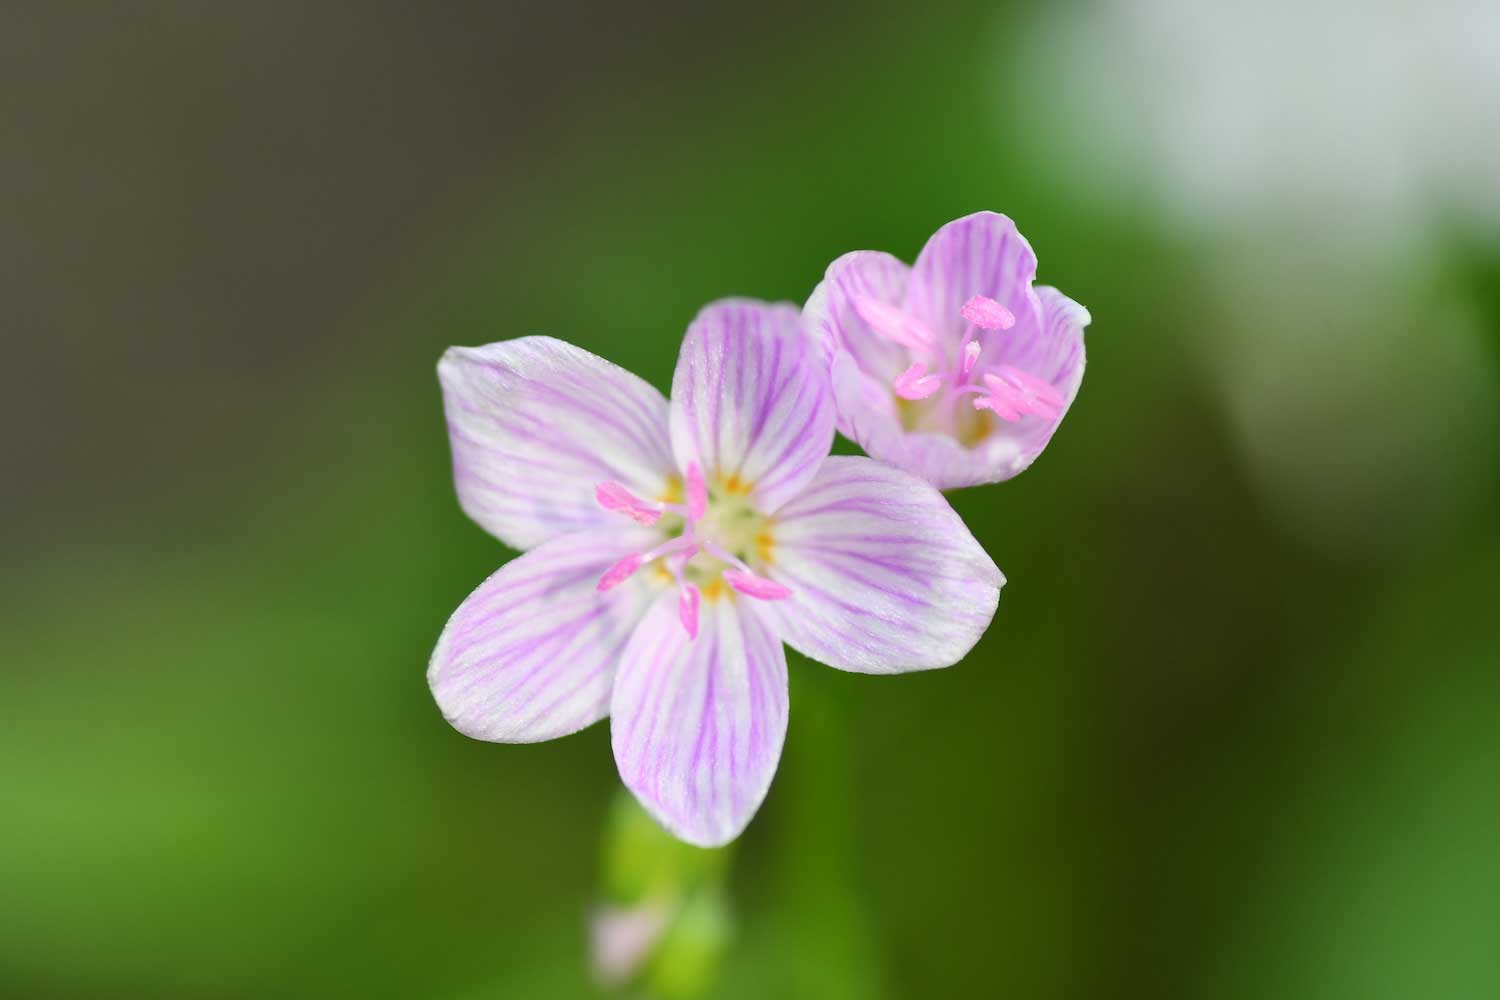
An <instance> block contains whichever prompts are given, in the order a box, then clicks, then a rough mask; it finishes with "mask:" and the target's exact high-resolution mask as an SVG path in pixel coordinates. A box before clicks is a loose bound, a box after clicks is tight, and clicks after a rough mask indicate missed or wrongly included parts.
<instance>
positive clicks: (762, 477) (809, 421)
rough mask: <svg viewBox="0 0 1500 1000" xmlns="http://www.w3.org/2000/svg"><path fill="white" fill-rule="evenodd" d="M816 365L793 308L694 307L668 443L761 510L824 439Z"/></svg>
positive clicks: (734, 302)
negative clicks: (742, 491) (734, 481)
mask: <svg viewBox="0 0 1500 1000" xmlns="http://www.w3.org/2000/svg"><path fill="white" fill-rule="evenodd" d="M833 420H834V417H833V402H832V400H831V399H830V398H829V393H828V386H827V377H826V374H825V369H824V368H823V366H822V365H820V364H819V363H818V358H817V356H816V354H815V351H814V348H813V346H812V344H811V342H810V340H809V338H808V337H807V336H806V335H805V333H804V332H803V329H802V325H801V318H800V316H799V314H798V312H797V309H796V308H795V307H793V306H790V305H787V304H785V303H781V304H775V305H772V304H768V303H764V302H755V301H752V300H749V299H725V300H723V301H720V302H715V303H712V304H710V305H708V306H706V307H704V309H703V311H702V312H700V313H699V314H698V316H697V318H696V319H694V320H693V322H692V325H691V326H689V327H688V331H687V336H686V337H685V338H684V339H683V342H682V353H681V354H679V355H678V358H677V372H676V374H675V375H674V376H673V379H672V450H673V452H674V453H675V454H676V456H677V461H678V465H679V467H680V468H683V469H686V468H687V467H688V464H689V463H691V462H697V463H698V465H699V467H700V468H701V469H702V470H703V474H704V475H705V476H706V477H707V478H708V480H709V482H710V483H713V482H715V481H720V482H722V481H724V480H729V479H730V478H731V477H737V478H738V481H739V482H741V483H743V484H744V488H746V489H748V490H750V494H751V496H752V498H753V500H754V502H755V505H756V507H757V508H759V509H760V510H761V511H763V512H766V513H770V512H772V511H774V510H775V509H776V508H777V507H779V506H781V505H782V504H783V503H785V502H786V501H787V500H789V499H791V498H792V497H794V496H796V495H797V494H798V493H799V492H800V491H801V490H802V487H803V486H804V485H806V483H807V481H808V480H809V479H810V478H812V475H813V473H814V472H816V471H817V469H818V463H819V462H821V461H822V460H823V457H824V456H825V455H827V454H828V449H829V447H830V446H831V445H832V444H833Z"/></svg>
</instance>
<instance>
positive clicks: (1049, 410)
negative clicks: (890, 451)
mask: <svg viewBox="0 0 1500 1000" xmlns="http://www.w3.org/2000/svg"><path fill="white" fill-rule="evenodd" d="M854 311H855V312H857V313H858V314H859V316H860V318H861V319H863V320H864V321H865V323H866V324H868V325H869V327H870V329H872V330H874V331H875V332H876V333H878V334H880V335H881V336H882V337H885V338H886V339H887V340H890V341H893V342H894V343H897V344H900V345H901V346H902V347H904V348H906V350H907V353H908V355H909V356H910V358H911V365H910V366H909V367H908V368H907V369H906V370H905V371H903V372H902V373H901V374H899V375H897V376H896V377H895V378H894V379H893V380H892V382H891V388H892V390H893V391H894V392H895V395H896V409H897V411H898V413H900V415H901V420H902V425H903V426H904V427H906V429H907V430H938V431H943V432H945V433H948V434H950V435H952V436H953V437H956V438H958V439H959V441H961V442H963V443H964V444H965V445H968V446H971V447H972V446H973V445H975V444H978V443H979V442H980V441H982V440H983V439H984V438H985V437H986V436H987V435H988V434H989V431H990V429H991V427H992V426H993V420H992V419H991V415H993V416H994V417H998V418H999V419H1001V420H1004V421H1007V422H1009V423H1015V422H1017V421H1019V420H1020V419H1021V418H1022V417H1025V416H1028V415H1030V416H1037V417H1040V418H1042V419H1044V420H1056V419H1057V418H1058V417H1060V416H1061V415H1062V409H1063V405H1064V403H1065V402H1066V400H1065V399H1064V398H1063V395H1062V393H1060V392H1058V391H1057V389H1056V388H1054V387H1053V386H1052V385H1051V384H1050V383H1048V382H1046V381H1044V380H1043V379H1039V378H1037V377H1036V376H1035V375H1032V374H1030V373H1029V372H1025V371H1022V370H1021V369H1019V368H1016V367H1014V366H1012V365H1003V364H995V363H993V362H991V361H988V360H987V359H985V358H984V356H983V355H984V344H983V343H982V342H981V340H980V339H979V331H980V330H1009V329H1010V328H1011V327H1013V326H1015V325H1016V317H1015V315H1014V314H1012V313H1011V311H1010V310H1009V309H1007V308H1005V306H1003V305H1001V304H1000V303H999V302H996V301H995V300H994V299H991V298H986V297H985V296H983V295H975V296H973V297H972V298H970V299H969V301H967V302H965V303H964V304H963V307H962V308H960V309H959V315H960V316H962V317H963V319H964V320H965V321H967V323H968V329H966V330H965V331H964V336H963V340H962V341H961V342H960V343H959V345H958V351H957V353H956V354H954V355H952V356H949V355H948V353H947V350H946V349H945V347H944V345H943V338H942V337H940V336H939V335H938V334H937V333H935V332H933V330H932V329H930V328H929V327H928V326H926V325H925V324H924V323H922V322H921V321H920V320H918V319H916V318H915V317H913V316H909V315H907V314H906V313H904V312H902V311H901V310H900V309H898V308H897V307H895V306H892V305H890V304H888V303H885V302H881V301H879V300H877V299H873V298H870V297H869V296H859V297H857V298H855V300H854ZM939 393H942V395H941V396H939V395H938V394H939ZM970 396H972V397H974V398H973V399H971V400H969V403H970V407H971V408H972V411H973V412H970V411H969V410H967V409H964V408H962V407H960V405H959V403H960V402H961V401H962V400H964V399H965V398H967V397H970Z"/></svg>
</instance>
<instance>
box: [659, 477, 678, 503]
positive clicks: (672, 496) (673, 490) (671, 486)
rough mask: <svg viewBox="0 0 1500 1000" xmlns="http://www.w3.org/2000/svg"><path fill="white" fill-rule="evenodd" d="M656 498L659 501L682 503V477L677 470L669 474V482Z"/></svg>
mask: <svg viewBox="0 0 1500 1000" xmlns="http://www.w3.org/2000/svg"><path fill="white" fill-rule="evenodd" d="M656 499H657V502H659V503H682V477H681V476H679V475H678V474H677V473H675V472H674V473H672V474H671V475H670V476H668V477H667V484H666V485H665V486H663V487H662V491H661V492H660V493H658V494H657V495H656Z"/></svg>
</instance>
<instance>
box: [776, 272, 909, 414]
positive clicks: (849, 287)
mask: <svg viewBox="0 0 1500 1000" xmlns="http://www.w3.org/2000/svg"><path fill="white" fill-rule="evenodd" d="M910 273H911V268H910V267H909V266H908V265H906V264H905V263H903V262H901V261H900V260H898V259H896V258H895V257H892V256H891V255H890V254H888V253H880V252H878V251H875V250H856V251H854V252H853V253H846V254H844V255H843V256H842V257H840V258H839V259H838V260H835V261H834V262H833V263H832V264H829V265H828V270H827V272H825V273H824V275H823V280H822V281H820V282H818V287H816V288H814V289H813V292H812V295H810V296H808V299H807V304H806V305H805V306H803V307H802V321H803V324H804V326H805V327H806V328H807V330H808V332H809V333H810V334H811V335H812V336H813V337H814V338H816V339H817V341H818V343H819V344H821V345H822V346H823V348H824V357H825V360H831V359H832V357H833V355H834V353H835V352H836V351H838V350H844V351H848V352H849V353H850V354H851V355H853V356H854V359H855V361H857V362H858V363H859V365H860V367H861V368H863V369H864V370H865V371H867V372H869V373H871V374H872V375H876V376H880V377H883V378H884V379H885V380H886V381H890V380H891V379H893V378H895V377H896V375H897V374H898V373H899V372H900V371H901V370H902V369H903V368H905V367H906V366H907V365H908V364H910V363H911V359H910V357H908V352H907V350H906V349H905V348H904V347H902V346H901V345H900V344H898V343H896V342H895V341H894V340H892V339H890V338H889V337H883V336H881V335H880V334H878V333H876V332H874V331H873V330H871V329H870V325H869V323H867V322H866V321H865V320H864V318H863V317H861V316H860V314H859V311H858V309H857V308H856V306H855V303H856V302H858V301H860V300H862V299H873V300H874V301H876V302H879V303H883V304H885V305H889V306H893V307H899V306H900V305H901V303H902V301H903V299H904V298H905V296H906V279H907V275H908V274H910ZM840 429H842V428H840Z"/></svg>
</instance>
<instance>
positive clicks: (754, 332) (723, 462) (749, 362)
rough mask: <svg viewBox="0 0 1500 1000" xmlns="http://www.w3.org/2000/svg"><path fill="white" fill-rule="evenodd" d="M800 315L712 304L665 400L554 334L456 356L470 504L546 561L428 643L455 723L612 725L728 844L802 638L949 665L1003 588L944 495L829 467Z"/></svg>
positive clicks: (562, 728)
mask: <svg viewBox="0 0 1500 1000" xmlns="http://www.w3.org/2000/svg"><path fill="white" fill-rule="evenodd" d="M810 348H811V342H810V340H809V338H808V337H807V335H806V333H805V332H804V330H803V329H802V328H801V326H800V323H799V317H798V314H797V311H796V309H795V308H793V307H791V306H787V305H767V304H764V303H758V302H750V301H743V300H731V301H725V302H718V303H714V304H712V305H710V306H708V307H707V308H705V309H704V310H703V311H702V312H701V313H700V314H699V315H698V317H697V319H695V320H694V321H693V323H692V325H691V326H690V327H689V328H688V332H687V337H686V339H685V340H684V342H683V345H682V352H681V355H680V356H679V358H678V362H677V372H676V375H675V376H674V378H673V381H672V401H671V402H670V403H668V402H667V400H666V399H664V398H663V397H662V395H661V393H659V392H657V391H656V390H655V389H654V388H652V387H651V386H650V385H649V384H647V383H646V382H644V381H642V380H641V379H639V378H637V377H636V376H634V375H631V374H630V373H629V372H626V371H624V370H622V369H620V368H617V367H616V366H614V365H612V364H610V363H609V362H607V361H604V360H602V359H600V358H598V357H595V356H594V355H591V354H589V353H587V352H585V351H582V350H580V349H578V348H576V347H573V346H571V345H569V344H566V343H563V342H562V341H558V340H553V339H551V338H547V337H525V338H521V339H519V340H510V341H504V342H502V343H498V344H491V345H489V346H488V347H481V348H452V349H451V350H449V351H448V353H447V354H446V355H444V357H443V360H442V362H441V363H440V364H439V366H438V375H439V378H440V380H441V382H442V386H443V393H444V400H445V406H446V410H447V415H448V426H449V431H450V437H451V442H452V447H453V470H454V479H455V483H456V485H457V488H458V496H459V501H460V503H461V504H462V505H463V508H464V510H465V511H467V512H468V514H469V515H470V516H471V517H473V518H474V520H476V521H478V522H479V524H480V525H481V526H483V527H484V528H485V529H487V530H488V531H490V532H491V533H492V534H494V535H495V536H496V537H498V538H500V539H501V540H502V541H504V542H505V543H507V544H509V545H512V546H514V547H516V548H520V549H526V550H529V551H527V552H526V553H525V554H524V555H522V556H520V557H519V558H517V559H515V560H512V561H511V562H510V563H508V564H507V565H505V566H504V567H503V568H501V569H500V571H499V572H497V573H495V574H494V575H493V576H491V577H490V578H489V579H488V580H486V581H485V582H484V583H483V584H481V585H480V586H479V588H478V589H477V590H475V591H474V593H473V594H471V595H470V596H469V597H468V599H466V600H465V601H464V602H463V604H462V605H460V606H459V608H458V610H457V611H456V612H455V613H454V614H453V617H452V618H451V619H450V620H449V622H448V625H447V627H446V628H445V629H444V630H443V634H442V636H441V638H439V640H438V644H437V648H436V649H435V650H434V651H433V654H432V662H431V665H430V667H429V669H428V675H427V676H428V681H429V683H430V684H431V686H432V692H433V696H434V697H435V698H436V699H437V702H438V705H439V706H440V707H441V708H442V710H443V714H444V715H445V716H446V717H447V719H448V721H449V722H450V723H452V724H453V726H454V727H455V728H457V729H458V730H460V731H461V732H463V733H465V734H467V735H469V736H472V737H475V738H477V739H483V740H493V741H497V742H506V743H529V742H535V741H539V740H548V739H553V738H555V737H559V736H564V735H567V734H568V733H572V732H575V731H577V730H579V729H582V728H583V727H585V726H587V725H589V724H591V723H593V722H597V721H598V720H599V719H602V718H604V717H605V716H606V715H608V716H611V736H612V742H613V745H614V753H615V761H616V764H617V765H618V767H619V771H620V776H621V778H622V779H623V780H624V782H625V784H626V785H627V786H628V787H629V788H630V790H631V791H632V792H633V793H634V794H635V796H636V798H637V799H639V800H640V802H641V804H642V805H643V806H644V807H645V808H646V809H647V811H648V812H650V813H651V815H652V816H654V817H655V818H656V819H657V820H658V821H659V822H660V823H661V824H662V825H663V826H664V827H666V828H667V829H668V830H670V831H671V832H672V833H674V834H675V835H677V836H678V837H680V838H682V839H683V840H686V841H689V842H690V843H694V844H699V845H704V846H713V845H718V844H723V843H726V842H728V841H729V840H732V839H733V838H734V837H736V836H738V834H739V833H740V831H741V830H743V829H744V827H745V825H746V824H747V823H748V822H749V820H750V818H751V816H753V815H754V813H755V811H756V809H757V808H759V806H760V803H761V801H762V799H763V798H764V797H765V794H766V791H767V789H768V788H769V787H770V783H771V778H772V776H773V775H774V773H775V771H776V764H777V762H778V760H779V759H780V757H781V747H782V742H783V740H784V738H785V734H786V720H787V674H786V656H785V653H784V652H783V649H782V642H783V641H785V642H786V643H788V644H789V645H791V646H792V647H793V648H795V649H797V650H799V651H800V652H802V653H804V654H806V655H807V656H810V657H812V658H814V659H818V660H821V661H823V662H824V663H827V664H829V665H831V666H834V667H837V668H839V669H842V670H851V671H857V672H862V673H898V672H901V671H906V670H922V669H930V668H935V667H945V666H948V665H950V664H952V663H955V662H957V661H958V660H959V659H960V658H962V657H963V656H964V655H965V654H966V653H967V652H968V651H969V649H970V648H971V647H972V646H973V645H974V643H975V642H976V641H977V640H978V639H979V637H980V635H982V634H983V632H984V630H985V628H986V627H988V625H989V622H990V619H991V618H992V617H993V615H994V611H995V606H996V602H997V600H998V598H999V591H1000V586H1001V585H1002V584H1003V582H1004V579H1003V577H1002V576H1001V574H1000V571H999V570H998V569H996V568H995V565H994V563H993V562H992V561H991V560H990V558H989V557H988V556H987V555H985V553H984V551H983V550H982V549H981V548H980V547H979V544H978V543H977V542H976V541H975V540H974V538H973V536H972V535H970V533H969V531H968V530H967V529H966V528H965V527H964V525H963V522H962V521H961V520H960V519H959V517H958V515H956V514H955V513H954V512H953V510H952V509H951V508H950V507H949V506H948V504H947V502H946V501H945V500H944V499H943V498H942V496H941V495H940V494H939V493H938V492H937V491H936V490H935V489H933V488H932V487H931V486H930V485H928V484H927V483H924V482H922V481H921V480H919V479H917V478H915V477H913V476H911V475H908V474H907V473H904V472H901V471H899V470H897V469H894V468H891V467H889V466H886V465H883V464H881V463H879V462H875V461H873V460H871V459H868V458H845V457H834V458H830V457H828V449H829V445H830V443H831V441H832V438H833V422H834V415H833V406H832V401H831V399H830V398H829V390H828V386H827V382H826V379H825V378H823V377H822V371H821V366H820V365H819V364H817V361H816V355H815V352H812V351H811V350H810Z"/></svg>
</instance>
